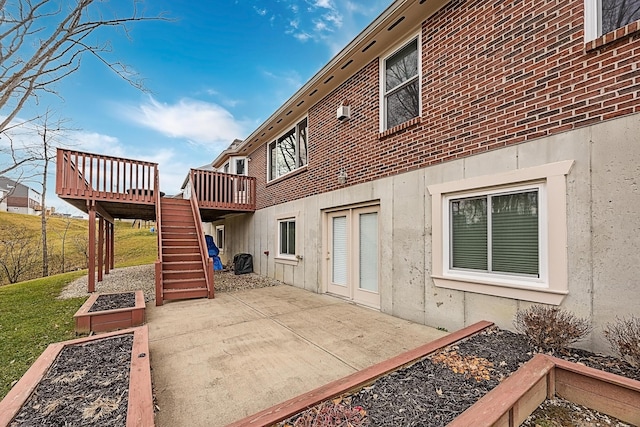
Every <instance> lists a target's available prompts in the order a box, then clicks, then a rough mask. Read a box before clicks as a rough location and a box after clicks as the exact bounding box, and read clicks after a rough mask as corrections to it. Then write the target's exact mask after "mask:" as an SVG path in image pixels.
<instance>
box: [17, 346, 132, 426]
mask: <svg viewBox="0 0 640 427" xmlns="http://www.w3.org/2000/svg"><path fill="white" fill-rule="evenodd" d="M132 348H133V334H128V335H123V336H117V337H113V338H105V339H102V340H98V341H92V342H89V343H86V344H80V345H73V346H67V347H65V348H64V349H63V350H62V351H61V352H60V354H59V355H58V357H57V358H56V360H55V362H54V363H53V365H52V366H51V368H50V369H49V371H48V372H47V373H46V374H45V376H44V377H43V378H42V380H41V381H40V382H39V384H38V386H37V387H36V389H35V390H34V392H33V393H32V394H31V396H30V397H29V399H28V400H27V401H26V402H25V404H24V405H23V406H22V409H21V410H20V412H18V414H17V415H16V417H15V418H14V420H13V422H12V423H11V424H10V426H11V427H17V426H96V427H97V426H100V427H102V426H125V425H126V422H127V405H128V400H129V367H130V363H131V350H132Z"/></svg>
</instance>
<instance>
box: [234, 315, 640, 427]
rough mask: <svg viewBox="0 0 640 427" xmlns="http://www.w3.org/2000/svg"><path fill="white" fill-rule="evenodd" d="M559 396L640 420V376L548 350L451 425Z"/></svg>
mask: <svg viewBox="0 0 640 427" xmlns="http://www.w3.org/2000/svg"><path fill="white" fill-rule="evenodd" d="M491 325H493V323H491V322H487V321H481V322H478V323H475V324H473V325H471V326H468V327H466V328H464V329H461V330H459V331H457V332H454V333H451V334H449V335H447V336H444V337H442V338H440V339H437V340H435V341H432V342H430V343H428V344H425V345H423V346H420V347H418V348H416V349H414V350H410V351H408V352H406V353H403V354H401V355H399V356H396V357H394V358H392V359H389V360H386V361H384V362H381V363H378V364H376V365H373V366H371V367H369V368H366V369H363V370H362V371H359V372H356V373H354V374H352V375H349V376H347V377H344V378H341V379H339V380H336V381H333V382H331V383H329V384H326V385H324V386H321V387H319V388H317V389H315V390H312V391H310V392H308V393H305V394H302V395H300V396H297V397H294V398H292V399H290V400H287V401H286V402H283V403H280V404H277V405H275V406H272V407H271V408H267V409H265V410H263V411H260V412H258V413H256V414H254V415H250V416H248V417H246V418H243V419H241V420H239V421H236V422H234V423H232V424H229V425H228V426H227V427H241V426H247V427H248V426H251V427H266V426H273V425H274V424H276V423H278V422H280V421H283V420H286V419H287V418H289V417H292V416H293V415H295V414H297V413H300V412H302V411H304V410H306V409H307V408H310V407H312V406H315V405H317V404H319V403H321V402H323V401H325V400H329V399H332V398H335V397H338V396H341V395H344V394H348V393H350V392H354V391H356V390H358V389H360V388H362V387H364V386H366V385H369V384H371V383H373V382H374V381H375V380H377V379H378V378H380V377H382V376H384V375H386V374H388V373H390V372H392V371H395V370H397V369H400V368H402V367H404V366H408V365H411V364H413V363H415V362H417V361H418V360H420V359H422V358H423V357H425V356H427V355H429V354H431V353H434V352H436V351H438V350H440V349H442V348H444V347H447V346H449V345H451V344H454V343H455V342H456V341H459V340H462V339H464V338H467V337H469V336H471V335H473V334H475V333H477V332H480V331H481V330H483V329H485V328H487V327H489V326H491ZM554 396H559V397H562V398H564V399H567V400H569V401H572V402H574V403H578V404H580V405H583V406H586V407H589V408H592V409H595V410H597V411H600V412H602V413H605V414H608V415H611V416H613V417H616V418H618V419H620V420H622V421H625V422H628V423H631V424H634V425H640V411H638V408H640V381H635V380H632V379H629V378H625V377H622V376H619V375H614V374H611V373H608V372H604V371H600V370H598V369H593V368H589V367H587V366H583V365H579V364H577V363H572V362H568V361H565V360H562V359H558V358H555V357H551V356H546V355H543V354H537V355H535V356H534V357H533V358H532V359H531V360H530V361H528V362H527V363H526V364H524V365H523V366H522V367H521V368H520V369H518V370H517V371H516V372H515V373H513V374H512V375H511V376H510V377H509V378H507V379H506V380H505V381H503V382H502V383H501V384H500V385H498V386H497V387H496V388H494V389H493V390H491V391H490V392H489V393H487V394H486V395H485V396H483V397H482V398H481V399H480V400H478V401H477V402H476V403H475V404H474V405H473V406H471V407H470V408H469V409H467V410H466V411H465V412H463V413H462V414H460V415H459V416H458V417H457V418H456V419H455V420H454V421H452V422H451V423H449V425H448V426H449V427H463V426H469V427H471V426H473V427H489V426H492V427H493V426H495V427H503V426H504V427H512V426H518V425H520V423H522V421H524V419H526V418H527V417H528V416H529V415H531V413H532V412H533V411H534V410H535V409H536V408H537V407H538V406H539V405H540V404H541V403H542V402H543V401H544V400H545V399H546V398H547V397H550V398H552V397H554Z"/></svg>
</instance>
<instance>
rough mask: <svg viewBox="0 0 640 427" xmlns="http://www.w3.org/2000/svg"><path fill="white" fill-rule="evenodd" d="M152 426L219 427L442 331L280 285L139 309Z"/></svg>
mask: <svg viewBox="0 0 640 427" xmlns="http://www.w3.org/2000/svg"><path fill="white" fill-rule="evenodd" d="M147 323H148V325H149V347H150V353H151V369H152V377H153V382H154V388H155V393H156V397H157V404H158V406H159V408H160V411H159V412H158V413H157V415H156V425H157V426H160V427H169V426H172V427H173V426H225V425H227V424H229V423H231V422H233V421H236V420H238V419H241V418H243V417H245V416H247V415H250V414H253V413H255V412H258V411H260V410H262V409H265V408H268V407H270V406H272V405H274V404H277V403H279V402H282V401H285V400H287V399H290V398H292V397H294V396H297V395H299V394H301V393H304V392H307V391H310V390H312V389H314V388H317V387H319V386H321V385H324V384H326V383H328V382H331V381H333V380H336V379H339V378H342V377H344V376H346V375H349V374H352V373H354V372H356V371H358V370H361V369H363V368H366V367H368V366H371V365H373V364H376V363H378V362H381V361H383V360H386V359H389V358H390V357H393V356H395V355H398V354H400V353H403V352H405V351H407V350H411V349H413V348H415V347H418V346H419V345H422V344H425V343H427V342H429V341H433V340H435V339H437V338H439V337H441V336H444V335H446V333H445V332H442V331H439V330H436V329H434V328H430V327H427V326H423V325H419V324H416V323H413V322H409V321H406V320H402V319H398V318H395V317H392V316H389V315H385V314H381V313H379V312H377V311H374V310H370V309H367V308H363V307H359V306H356V305H353V304H350V303H348V302H346V301H343V300H341V299H338V298H333V297H330V296H327V295H319V294H315V293H312V292H308V291H305V290H301V289H299V288H295V287H292V286H287V285H282V286H276V287H269V288H261V289H253V290H248V291H240V292H234V293H220V294H217V295H216V298H215V299H213V300H207V299H200V300H190V301H182V302H171V303H167V304H165V305H164V306H161V307H155V306H152V307H147Z"/></svg>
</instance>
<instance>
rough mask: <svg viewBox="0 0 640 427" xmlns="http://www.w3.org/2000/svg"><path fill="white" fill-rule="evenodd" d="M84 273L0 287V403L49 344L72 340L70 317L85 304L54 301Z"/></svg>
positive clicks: (82, 299) (75, 299)
mask: <svg viewBox="0 0 640 427" xmlns="http://www.w3.org/2000/svg"><path fill="white" fill-rule="evenodd" d="M83 274H86V271H76V272H72V273H65V274H59V275H57V276H50V277H46V278H43V279H35V280H30V281H28V282H21V283H16V284H14V285H7V286H2V287H0V399H2V398H3V397H4V396H5V395H6V394H7V393H8V392H9V390H10V389H11V384H12V383H13V382H14V381H16V380H18V379H20V377H21V376H22V375H23V374H24V373H25V372H26V371H27V369H29V367H30V366H31V365H32V364H33V362H35V360H36V359H37V358H38V357H39V356H40V354H42V352H43V351H44V349H45V348H47V346H48V345H49V344H51V343H54V342H59V341H65V340H68V339H72V338H75V332H74V323H73V315H74V314H75V312H76V311H78V309H79V308H80V306H81V305H82V304H83V303H84V301H86V300H87V298H86V297H83V298H73V299H66V300H59V299H57V298H56V297H57V296H58V295H59V294H60V291H61V290H62V288H64V287H65V286H66V285H67V284H68V283H70V282H72V281H73V280H75V279H77V278H78V277H80V276H82V275H83Z"/></svg>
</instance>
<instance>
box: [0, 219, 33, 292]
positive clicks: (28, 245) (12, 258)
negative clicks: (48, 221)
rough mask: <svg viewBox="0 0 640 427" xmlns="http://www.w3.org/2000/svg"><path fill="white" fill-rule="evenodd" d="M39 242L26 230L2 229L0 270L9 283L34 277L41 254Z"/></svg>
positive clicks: (0, 229) (0, 235)
mask: <svg viewBox="0 0 640 427" xmlns="http://www.w3.org/2000/svg"><path fill="white" fill-rule="evenodd" d="M37 241H38V240H37V239H36V238H35V235H33V233H30V232H29V231H28V230H27V229H26V228H18V227H8V226H2V227H0V269H1V270H2V272H3V273H4V274H5V275H6V276H7V279H8V280H9V283H17V282H19V281H20V280H24V279H29V278H31V277H33V276H34V274H33V273H34V268H35V267H36V266H37V263H38V252H39V248H38V245H37V244H36V242H37Z"/></svg>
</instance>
